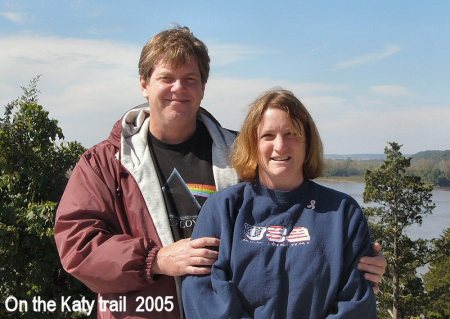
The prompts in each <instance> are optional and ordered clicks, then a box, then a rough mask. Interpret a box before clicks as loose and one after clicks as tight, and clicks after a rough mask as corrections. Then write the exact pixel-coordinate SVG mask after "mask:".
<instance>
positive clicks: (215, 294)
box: [182, 195, 251, 319]
mask: <svg viewBox="0 0 450 319" xmlns="http://www.w3.org/2000/svg"><path fill="white" fill-rule="evenodd" d="M215 199H216V197H215V196H214V195H212V196H210V198H209V199H208V200H207V201H206V202H205V204H204V205H203V208H202V210H201V211H200V215H199V217H198V219H197V223H196V225H195V228H194V232H193V234H192V237H191V238H192V239H195V238H200V237H205V236H206V237H216V238H220V247H219V258H218V259H217V261H216V262H215V263H214V264H213V265H212V269H211V274H209V275H202V276H195V275H190V276H186V277H185V278H184V280H183V284H182V289H183V298H182V299H183V308H184V312H185V316H186V318H187V319H198V318H230V319H231V318H251V316H250V315H248V313H246V311H245V307H244V303H243V299H242V298H241V294H240V292H239V290H238V288H237V286H236V285H235V284H234V283H233V282H232V281H230V277H231V276H230V271H229V269H230V259H229V256H230V254H229V253H230V250H231V243H232V240H231V234H232V229H233V226H234V225H233V224H232V223H230V221H229V220H228V219H227V218H226V216H225V215H228V214H227V213H224V212H223V209H222V211H220V210H221V209H220V208H219V207H218V205H216V203H215ZM222 208H223V207H222ZM222 230H223V231H222Z"/></svg>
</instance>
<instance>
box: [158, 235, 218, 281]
mask: <svg viewBox="0 0 450 319" xmlns="http://www.w3.org/2000/svg"><path fill="white" fill-rule="evenodd" d="M219 243H220V241H219V239H217V238H213V237H202V238H197V239H194V240H190V238H186V239H182V240H179V241H177V242H174V243H173V244H170V245H168V246H165V247H162V248H161V249H160V250H159V251H158V253H157V254H156V256H155V260H154V261H153V265H152V273H153V274H163V275H168V276H183V275H186V274H190V275H205V274H209V273H210V272H211V268H210V266H211V265H212V264H213V263H214V262H215V261H216V260H217V257H218V256H219V253H218V252H217V251H214V250H211V246H219Z"/></svg>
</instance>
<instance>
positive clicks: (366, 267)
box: [358, 243, 387, 293]
mask: <svg viewBox="0 0 450 319" xmlns="http://www.w3.org/2000/svg"><path fill="white" fill-rule="evenodd" d="M372 248H373V251H374V254H375V256H374V257H362V258H361V259H360V260H359V264H358V269H359V270H361V271H363V272H365V274H364V277H365V278H366V279H367V280H369V281H371V282H373V291H374V292H375V293H378V292H380V287H379V283H380V282H381V278H383V274H384V272H385V271H386V265H387V262H386V258H384V256H383V254H382V253H381V245H380V244H379V243H374V244H373V245H372Z"/></svg>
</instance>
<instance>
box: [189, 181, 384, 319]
mask: <svg viewBox="0 0 450 319" xmlns="http://www.w3.org/2000/svg"><path fill="white" fill-rule="evenodd" d="M205 236H211V237H217V238H220V247H219V258H218V260H217V261H216V262H215V263H214V265H213V266H212V271H211V274H210V275H207V276H187V277H186V278H185V279H184V281H183V285H182V287H183V305H184V310H185V314H186V318H187V319H211V318H280V319H289V318H301V319H303V318H311V319H312V318H330V319H331V318H358V319H359V318H364V319H371V318H376V304H375V297H374V294H373V291H372V287H371V285H370V284H369V282H367V281H366V280H365V279H364V277H363V274H362V273H361V272H360V271H359V270H358V269H357V263H358V261H359V258H360V257H362V256H367V255H369V254H370V251H371V250H370V249H371V245H370V236H369V230H368V227H367V222H366V220H365V218H364V215H363V213H362V211H361V208H360V207H359V205H358V203H357V202H356V201H355V200H354V199H353V198H351V197H350V196H348V195H346V194H343V193H340V192H338V191H335V190H332V189H329V188H326V187H324V186H321V185H318V184H316V183H314V182H312V181H309V180H305V181H304V182H303V183H302V184H301V185H300V186H299V187H297V188H296V189H294V190H292V191H288V192H285V191H274V190H270V189H267V188H266V187H264V186H262V185H261V184H260V183H257V182H255V183H240V184H238V185H235V186H232V187H229V188H227V189H225V190H223V191H220V192H218V193H215V194H213V195H212V196H210V197H209V199H208V200H207V201H206V203H205V204H204V206H203V208H202V210H201V212H200V215H199V217H198V220H197V224H196V226H195V229H194V233H193V236H192V239H194V238H199V237H205Z"/></svg>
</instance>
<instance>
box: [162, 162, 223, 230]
mask: <svg viewBox="0 0 450 319" xmlns="http://www.w3.org/2000/svg"><path fill="white" fill-rule="evenodd" d="M161 190H162V192H163V194H164V197H165V198H166V202H169V203H171V204H169V205H168V208H169V211H168V213H169V221H170V226H171V227H172V228H173V229H178V230H179V232H180V233H181V234H182V235H181V236H182V237H184V238H187V237H190V235H191V234H192V230H193V228H194V226H195V222H196V220H197V215H198V211H199V210H200V208H201V205H202V204H203V203H204V202H205V200H206V199H207V198H208V196H209V195H210V194H211V193H214V192H215V191H216V187H215V186H212V185H203V184H188V183H186V182H185V180H184V179H183V177H182V176H181V174H180V173H179V172H178V170H177V169H176V168H174V169H173V171H172V174H170V176H169V178H168V179H167V181H166V183H165V184H164V185H163V187H162V188H161ZM199 201H200V202H199ZM176 212H177V213H178V214H175V213H176ZM175 237H178V236H175ZM180 238H181V237H180Z"/></svg>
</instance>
